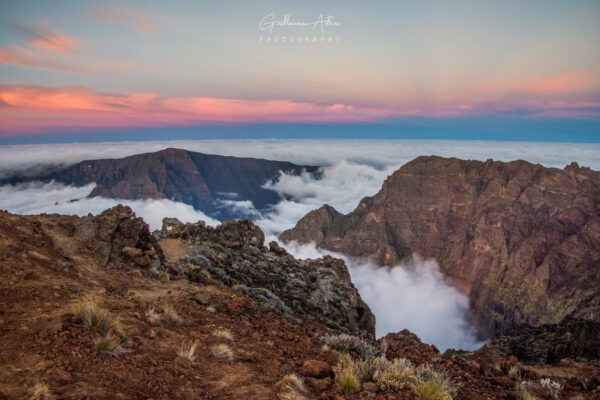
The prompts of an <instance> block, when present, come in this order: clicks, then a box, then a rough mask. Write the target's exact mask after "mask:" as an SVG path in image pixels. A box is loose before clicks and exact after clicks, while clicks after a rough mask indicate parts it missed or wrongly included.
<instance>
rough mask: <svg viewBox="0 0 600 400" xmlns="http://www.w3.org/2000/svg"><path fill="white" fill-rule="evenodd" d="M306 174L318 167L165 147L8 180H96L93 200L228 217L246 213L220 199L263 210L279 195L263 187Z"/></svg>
mask: <svg viewBox="0 0 600 400" xmlns="http://www.w3.org/2000/svg"><path fill="white" fill-rule="evenodd" d="M303 170H307V171H309V172H312V173H315V172H316V171H317V170H318V167H313V166H299V165H295V164H292V163H289V162H283V161H270V160H262V159H255V158H239V157H229V156H219V155H209V154H202V153H196V152H192V151H186V150H179V149H166V150H162V151H158V152H155V153H145V154H138V155H134V156H130V157H125V158H121V159H101V160H89V161H82V162H80V163H78V164H75V165H73V166H70V167H67V168H64V169H61V170H58V171H53V172H51V173H49V174H46V175H43V176H41V177H40V176H38V177H35V178H12V179H11V180H9V182H10V183H16V182H23V181H28V180H33V179H37V180H40V179H41V180H43V181H50V180H52V179H54V180H56V181H58V182H62V183H65V184H69V185H77V186H81V185H86V184H89V183H92V182H95V183H96V184H97V186H96V188H95V189H94V190H93V191H92V193H90V196H103V197H111V198H120V199H162V198H164V199H170V200H175V201H180V202H184V203H186V204H190V205H192V206H194V207H195V208H196V209H199V210H201V211H203V212H205V213H207V214H210V215H213V216H216V217H219V218H223V219H224V218H228V217H240V216H242V215H239V214H237V213H235V212H233V211H231V210H230V209H228V208H227V207H223V204H222V203H221V202H220V201H219V200H238V201H241V200H250V201H252V203H253V204H254V206H255V207H256V208H257V209H264V208H266V207H268V206H269V205H272V204H274V203H276V202H277V201H278V200H279V196H278V195H277V193H275V192H274V191H271V190H266V189H263V188H262V185H263V184H264V183H266V182H268V181H271V180H274V179H277V178H278V176H279V172H280V171H283V172H286V173H288V174H300V173H301V172H302V171H303ZM5 183H6V181H5Z"/></svg>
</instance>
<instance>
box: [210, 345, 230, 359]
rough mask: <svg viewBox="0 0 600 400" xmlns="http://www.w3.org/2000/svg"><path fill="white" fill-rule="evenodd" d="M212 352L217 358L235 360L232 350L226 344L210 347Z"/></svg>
mask: <svg viewBox="0 0 600 400" xmlns="http://www.w3.org/2000/svg"><path fill="white" fill-rule="evenodd" d="M210 352H211V353H212V355H213V356H215V357H217V358H221V359H223V360H227V361H231V360H233V350H231V348H230V347H229V346H227V345H226V344H223V343H221V344H214V345H212V346H210Z"/></svg>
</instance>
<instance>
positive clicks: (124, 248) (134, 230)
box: [0, 205, 166, 274]
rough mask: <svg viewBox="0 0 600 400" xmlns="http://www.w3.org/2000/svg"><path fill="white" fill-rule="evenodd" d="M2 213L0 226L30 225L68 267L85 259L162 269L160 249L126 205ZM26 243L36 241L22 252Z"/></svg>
mask: <svg viewBox="0 0 600 400" xmlns="http://www.w3.org/2000/svg"><path fill="white" fill-rule="evenodd" d="M2 214H3V219H2V224H3V225H0V227H1V228H3V229H4V228H5V227H8V226H9V224H10V225H19V224H22V225H32V226H34V227H35V231H36V232H37V234H38V235H39V237H38V238H37V240H40V241H41V242H42V243H44V242H46V241H47V242H50V243H52V248H53V249H55V251H56V252H57V254H56V256H55V261H56V262H57V264H58V265H65V266H67V267H68V266H69V265H71V264H73V263H76V262H82V261H84V260H86V262H89V263H93V264H98V265H101V266H105V267H110V268H127V269H140V270H144V271H151V272H152V273H155V274H159V273H160V272H161V271H164V268H163V264H164V262H165V259H164V256H163V254H162V250H161V249H160V247H158V246H157V242H156V239H155V238H154V237H153V236H152V235H151V234H150V231H149V229H148V224H146V223H145V222H144V220H143V219H142V218H138V217H136V216H135V214H134V213H133V212H132V211H131V209H130V208H129V207H124V206H121V205H118V206H116V207H113V208H111V209H108V210H106V211H104V212H103V213H101V214H99V215H96V216H93V215H91V214H90V215H88V216H85V217H77V216H67V215H57V214H49V215H46V214H43V215H40V216H35V217H31V216H19V215H13V214H9V213H7V212H2ZM28 246H31V247H32V248H35V247H36V246H38V244H37V243H28V244H26V246H25V247H24V249H23V252H24V254H25V256H27V254H28ZM34 257H35V255H34ZM165 273H166V272H165Z"/></svg>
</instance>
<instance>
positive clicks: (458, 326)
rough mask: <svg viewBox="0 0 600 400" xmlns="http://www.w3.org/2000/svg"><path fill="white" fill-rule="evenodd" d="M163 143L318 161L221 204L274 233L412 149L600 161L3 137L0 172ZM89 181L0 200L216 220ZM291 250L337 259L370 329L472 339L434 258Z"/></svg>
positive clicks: (323, 146) (349, 200) (524, 149)
mask: <svg viewBox="0 0 600 400" xmlns="http://www.w3.org/2000/svg"><path fill="white" fill-rule="evenodd" d="M165 147H178V148H185V149H189V150H194V151H201V152H205V153H212V154H224V155H234V156H248V157H259V158H265V159H274V160H286V161H291V162H296V163H302V164H306V165H321V166H323V170H322V175H321V176H320V179H315V178H314V177H313V176H311V175H310V174H302V175H299V176H295V175H285V174H283V175H281V176H280V178H279V180H278V181H277V182H267V183H265V186H264V187H265V188H267V189H269V190H273V191H275V192H276V193H278V194H279V196H280V198H281V200H280V201H279V202H278V203H277V204H275V205H274V206H272V207H271V208H269V209H268V210H266V211H263V212H259V211H258V210H256V209H254V207H253V205H252V203H250V202H249V201H245V200H243V199H240V200H238V199H236V198H235V195H233V194H229V195H228V196H229V198H228V199H226V200H221V204H220V206H221V207H230V208H234V209H236V210H243V211H244V212H246V213H247V214H248V215H251V216H252V219H253V220H254V221H255V222H256V223H257V224H258V225H259V226H260V227H261V229H262V230H263V231H264V232H265V234H266V236H267V237H268V238H269V239H267V240H272V239H274V238H275V237H276V236H277V235H278V234H279V233H281V232H282V231H283V230H285V229H289V228H291V227H293V226H294V225H295V224H296V222H297V221H298V220H299V219H300V218H301V217H303V216H304V215H306V214H307V213H308V212H309V211H311V210H314V209H316V208H318V207H320V206H322V205H323V204H329V205H331V206H333V207H334V208H336V209H337V210H338V211H340V212H342V213H349V212H351V211H352V210H353V209H354V208H355V207H356V206H357V204H358V202H359V201H360V200H361V199H362V198H363V197H365V196H372V195H374V194H375V193H377V192H378V191H379V189H380V188H381V185H382V183H383V181H384V180H385V179H386V178H387V177H388V176H389V175H390V174H392V173H393V172H394V171H395V170H396V169H397V168H399V167H400V166H401V165H403V164H404V163H405V162H407V161H410V160H411V159H413V158H415V157H417V156H419V155H429V154H437V155H442V156H454V157H459V158H466V159H479V160H485V159H487V158H494V159H499V160H505V161H509V160H513V159H525V160H527V161H531V162H539V163H541V164H543V165H545V166H551V167H559V168H562V167H564V166H565V165H567V164H569V163H570V162H572V161H577V162H579V163H580V164H581V165H585V166H590V167H592V168H593V169H600V160H598V157H597V154H598V153H600V148H599V146H598V145H597V144H552V143H543V144H538V143H535V144H531V143H508V142H506V143H501V142H461V141H454V142H452V141H448V142H446V141H351V140H347V141H346V140H344V141H311V140H307V141H300V140H298V141H293V140H292V141H279V140H273V141H193V142H191V141H190V142H141V143H110V144H109V143H106V144H102V143H100V144H93V145H90V144H60V145H44V146H32V145H31V146H30V145H24V146H5V147H2V148H0V177H2V176H5V177H6V176H7V175H10V174H11V173H14V172H15V171H22V170H24V169H29V170H30V171H33V170H39V169H40V168H44V165H68V164H72V163H74V162H78V161H81V160H84V159H93V158H108V157H123V156H126V155H131V154H135V153H140V152H144V151H156V150H160V149H164V148H165ZM93 187H94V185H88V186H84V187H71V186H65V185H62V184H58V183H46V184H42V183H38V184H36V183H29V184H19V185H16V186H12V185H5V186H2V187H0V209H6V210H8V211H10V212H14V213H19V214H37V213H62V214H77V215H87V214H88V213H92V214H97V213H99V212H101V211H103V210H105V209H107V208H110V207H112V206H114V205H116V204H125V205H128V206H130V207H131V208H132V209H133V210H134V211H135V212H136V214H137V215H138V216H141V217H143V218H144V219H145V221H146V222H148V224H149V225H150V228H151V229H152V230H154V229H160V226H161V220H162V218H163V217H176V218H178V219H180V220H181V221H183V222H195V221H197V220H204V221H206V222H207V223H208V224H209V225H216V224H218V223H219V221H217V220H216V219H214V218H211V217H210V216H207V215H205V214H204V213H202V212H200V211H198V210H195V209H193V207H192V206H190V205H187V204H183V203H178V202H174V201H171V200H168V199H157V200H152V199H149V200H122V199H108V198H102V197H94V198H87V195H88V194H89V193H90V192H91V190H92V189H93ZM286 248H287V249H288V251H290V253H292V254H294V255H295V256H296V257H298V258H315V257H320V256H322V255H324V254H333V255H335V256H337V257H342V258H344V259H345V261H346V263H347V265H348V267H349V270H350V273H351V276H352V280H353V282H354V284H355V285H356V287H357V288H358V290H359V292H360V293H361V296H362V297H363V298H364V300H365V301H366V302H367V304H369V306H370V307H371V309H372V311H373V312H374V314H375V315H376V317H377V326H376V328H377V336H383V335H385V334H386V333H388V332H395V331H399V330H402V329H409V330H411V331H412V332H415V333H416V334H417V335H418V336H419V337H420V338H421V339H422V340H423V341H424V342H427V343H432V344H435V345H436V346H438V347H439V348H440V349H442V350H443V349H446V348H451V347H453V348H463V349H474V348H476V347H478V346H479V345H480V344H481V342H480V341H479V340H478V339H477V338H476V335H475V333H474V330H473V328H472V327H471V325H470V324H469V322H468V320H469V317H468V314H469V310H468V299H467V297H466V296H465V295H464V294H462V293H461V292H459V291H458V290H457V289H455V288H453V287H451V286H450V285H448V284H447V283H445V281H444V279H443V276H442V274H441V272H440V270H439V266H438V265H437V263H436V261H435V260H424V259H421V258H419V257H418V255H415V257H414V258H413V259H412V260H411V261H409V262H406V263H403V264H401V265H399V266H397V267H395V268H391V269H390V268H388V267H382V266H378V265H376V264H375V263H373V262H372V261H369V260H357V259H353V258H350V257H346V256H343V255H339V254H335V253H331V252H328V251H324V250H321V249H317V248H316V247H315V246H314V245H298V244H295V243H290V244H287V245H286Z"/></svg>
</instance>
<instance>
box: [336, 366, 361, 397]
mask: <svg viewBox="0 0 600 400" xmlns="http://www.w3.org/2000/svg"><path fill="white" fill-rule="evenodd" d="M335 383H336V384H337V386H338V388H339V389H340V390H342V391H344V392H351V391H353V390H354V389H356V388H357V387H358V378H357V377H356V374H355V373H354V371H352V370H351V369H343V370H341V371H339V372H338V373H336V375H335Z"/></svg>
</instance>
